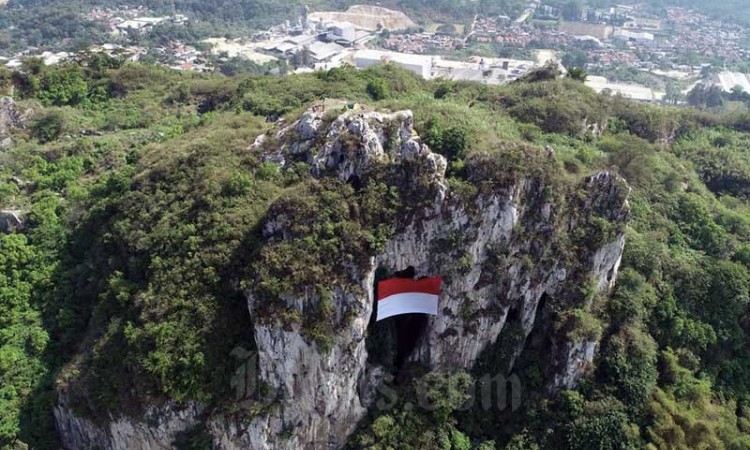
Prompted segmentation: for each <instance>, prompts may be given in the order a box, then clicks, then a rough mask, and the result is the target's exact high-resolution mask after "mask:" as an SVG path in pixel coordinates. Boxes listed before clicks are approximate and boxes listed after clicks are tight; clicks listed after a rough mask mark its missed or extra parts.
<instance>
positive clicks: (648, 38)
mask: <svg viewBox="0 0 750 450" xmlns="http://www.w3.org/2000/svg"><path fill="white" fill-rule="evenodd" d="M612 39H615V40H618V41H627V42H636V43H638V44H644V45H653V44H654V43H655V41H654V34H653V33H649V32H647V31H642V32H636V31H630V30H623V29H618V30H615V32H614V33H613V34H612Z"/></svg>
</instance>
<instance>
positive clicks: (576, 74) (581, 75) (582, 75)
mask: <svg viewBox="0 0 750 450" xmlns="http://www.w3.org/2000/svg"><path fill="white" fill-rule="evenodd" d="M588 76H589V75H588V74H587V73H586V71H585V70H583V69H581V68H580V67H571V68H570V69H568V78H570V79H572V80H576V81H580V82H581V83H585V82H586V78H587V77H588Z"/></svg>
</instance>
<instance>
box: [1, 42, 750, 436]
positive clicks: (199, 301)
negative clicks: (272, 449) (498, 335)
mask: <svg viewBox="0 0 750 450" xmlns="http://www.w3.org/2000/svg"><path fill="white" fill-rule="evenodd" d="M24 69H25V70H24V71H23V73H10V72H3V73H2V74H1V76H0V80H1V81H2V85H1V86H0V89H2V91H3V92H5V93H6V94H12V96H13V97H14V98H15V100H16V107H17V108H18V109H19V110H20V111H22V112H23V114H22V116H23V117H24V118H25V119H24V121H23V123H22V124H17V125H16V126H13V127H10V128H9V130H6V136H5V137H8V138H10V139H11V140H12V143H10V144H9V143H8V142H5V143H4V144H3V150H2V151H1V152H0V161H2V163H0V208H2V209H3V211H10V210H13V211H20V214H21V215H22V217H23V224H22V226H20V227H13V226H6V227H5V230H4V231H5V232H4V233H3V234H0V259H2V264H0V448H4V449H16V448H25V446H26V445H28V446H29V447H30V448H37V449H44V448H57V445H58V443H57V440H56V439H57V437H56V432H55V428H54V421H53V417H52V405H53V404H54V402H55V401H56V394H55V387H56V386H60V385H61V384H64V385H68V386H69V392H73V393H75V399H74V401H75V407H76V410H77V411H79V412H80V414H83V415H88V416H92V417H104V415H105V414H106V413H108V412H112V411H118V412H120V413H126V414H127V413H137V412H138V411H140V410H141V409H142V408H143V407H144V406H146V405H148V404H151V403H159V402H161V401H163V400H164V399H165V398H172V399H176V400H178V401H182V400H197V401H200V402H203V403H205V404H207V405H210V406H211V407H213V408H216V409H217V410H222V411H227V410H230V411H231V409H232V406H231V405H232V392H230V389H229V387H230V383H229V381H228V380H229V377H230V376H231V373H232V370H234V360H233V359H232V358H230V357H228V355H229V353H230V352H231V351H232V349H233V348H234V347H235V346H237V345H243V346H246V347H247V348H251V347H252V333H251V328H250V326H249V324H250V318H249V316H248V313H247V308H246V304H245V300H244V298H243V295H242V286H246V285H247V283H263V284H262V286H263V289H264V290H265V292H268V293H269V295H273V294H274V292H281V291H283V290H284V289H287V288H290V287H292V286H296V285H299V284H304V283H309V282H315V283H319V282H320V280H319V279H318V275H319V274H320V273H322V272H321V268H320V266H321V265H322V264H325V263H326V261H327V259H326V258H329V257H330V255H332V254H336V252H339V251H346V252H351V253H352V254H359V253H362V252H365V253H366V252H368V251H371V249H372V248H374V246H377V243H378V242H382V239H383V238H384V237H385V236H387V234H388V233H389V228H388V223H389V221H390V220H394V211H396V210H397V208H398V203H397V197H393V195H394V194H393V193H389V191H388V188H387V187H385V188H383V189H380V188H379V187H377V186H379V185H376V187H374V188H373V189H368V190H367V191H365V192H355V191H354V190H353V189H352V188H351V186H350V185H348V184H345V183H336V182H333V181H331V182H324V181H319V180H315V179H313V178H311V177H310V175H309V170H308V168H307V167H306V166H305V165H304V164H301V165H300V164H292V165H287V166H285V168H284V169H283V170H281V169H279V167H278V166H276V165H274V164H270V163H264V162H262V161H261V160H260V159H259V158H258V156H257V155H254V154H253V153H252V152H248V150H247V149H248V147H249V145H250V144H251V143H252V142H253V140H254V139H255V137H256V136H258V135H259V134H260V133H262V132H264V131H265V130H267V129H269V127H270V126H271V124H269V123H268V122H267V120H266V118H267V117H269V116H273V117H282V118H285V119H286V120H289V121H291V120H294V119H295V118H296V117H298V116H299V114H300V113H301V112H302V111H303V110H304V109H306V108H307V107H308V106H309V105H310V104H311V102H313V101H314V100H316V99H322V98H342V99H347V100H349V101H356V102H361V103H363V104H367V105H369V106H371V107H373V108H378V109H390V110H399V109H410V110H412V111H413V112H414V117H415V122H416V128H417V131H418V132H419V133H420V135H422V136H423V139H424V140H425V142H426V143H428V144H429V145H430V147H431V148H432V149H433V150H434V151H437V152H439V153H441V154H443V155H445V156H446V157H447V158H448V159H449V162H450V168H449V174H450V179H449V183H450V185H451V187H452V188H453V189H455V190H456V191H457V192H460V193H461V195H463V196H468V197H471V196H475V195H477V187H476V186H474V185H473V184H472V182H471V180H469V179H468V178H467V170H466V167H470V166H471V165H472V164H475V162H474V159H473V158H474V157H475V155H479V154H484V153H491V154H498V155H500V157H501V159H504V160H506V161H508V164H510V165H509V166H506V167H498V168H496V169H495V170H499V171H503V170H510V169H509V167H513V169H512V170H531V169H528V168H526V169H525V167H528V166H529V165H530V164H532V163H533V161H536V160H537V158H536V157H534V156H533V155H535V154H540V153H541V152H543V151H544V150H543V149H544V148H545V147H547V146H551V147H552V148H553V149H554V152H555V161H554V163H553V164H552V165H551V166H550V165H549V164H547V165H544V166H540V167H541V168H540V167H536V168H534V169H533V170H535V171H537V172H534V173H538V174H539V175H538V176H545V177H560V178H561V179H564V178H566V177H580V176H583V175H586V174H590V173H594V172H595V171H598V170H601V169H611V170H614V171H617V172H618V173H620V174H621V175H622V176H623V177H624V178H625V179H627V181H628V183H629V184H630V186H631V187H632V189H633V191H632V194H631V200H630V202H631V207H632V215H633V218H632V221H631V223H630V225H629V227H628V229H627V244H626V248H625V255H624V260H623V266H622V268H621V271H620V275H619V279H618V283H617V286H616V288H615V292H614V294H613V297H612V298H611V299H610V300H608V301H606V302H600V303H598V306H597V307H596V308H594V315H593V316H587V317H586V318H585V319H586V321H587V323H586V329H587V330H588V331H587V332H589V333H592V334H593V335H596V336H597V337H600V338H601V342H602V343H601V351H600V352H599V354H598V357H597V359H596V361H595V362H596V369H595V371H594V372H593V373H592V374H591V376H590V377H589V378H587V379H586V380H585V381H584V382H583V383H582V384H580V385H579V387H578V388H577V389H575V390H568V391H562V392H559V393H557V394H556V395H552V396H548V395H546V394H545V392H546V391H545V389H544V386H543V383H544V381H543V380H542V379H541V377H540V373H541V370H540V368H539V367H538V361H535V360H534V358H533V355H526V356H525V357H524V359H523V360H522V361H519V362H518V364H517V365H516V368H515V370H516V373H517V374H518V375H519V376H520V377H521V379H522V380H523V383H524V386H525V391H524V392H528V393H530V394H531V395H529V396H527V397H525V398H524V403H523V407H522V409H520V410H519V411H516V412H515V413H513V414H507V412H506V413H503V412H497V413H488V412H486V411H480V410H477V411H473V410H470V411H460V406H461V404H462V403H463V401H464V400H465V398H466V392H465V391H463V390H462V389H464V388H465V387H466V386H468V385H470V384H471V380H472V377H474V376H476V374H477V373H480V372H481V371H483V370H484V371H486V370H490V369H493V370H503V357H502V348H503V345H504V343H503V342H498V343H497V344H496V348H494V350H492V351H491V352H490V354H489V355H488V357H487V358H485V359H483V360H482V361H481V363H480V364H479V366H478V367H477V369H476V371H477V372H476V373H473V372H472V373H466V372H456V373H451V374H443V375H436V374H427V375H425V376H424V377H422V378H420V377H415V379H414V382H413V383H412V384H408V385H405V386H402V387H400V389H402V390H403V392H402V394H403V395H402V396H401V397H400V398H401V403H399V405H398V406H397V407H396V409H394V410H391V411H388V412H383V413H381V414H377V413H372V415H371V416H369V417H368V418H367V419H366V420H365V421H364V423H362V424H361V426H360V428H359V430H358V431H357V433H356V434H355V435H354V436H353V437H352V439H351V446H352V448H371V449H387V448H420V449H428V448H435V449H438V448H439V449H462V450H463V449H470V448H478V449H482V450H490V449H493V448H495V449H503V448H505V449H542V448H569V449H620V448H643V447H644V446H646V447H648V448H655V449H656V448H659V449H661V448H664V449H667V448H727V449H742V448H750V409H748V408H750V350H748V346H747V342H748V333H750V329H749V328H748V327H749V326H750V325H749V324H750V322H748V302H749V301H750V209H749V208H748V206H749V205H748V195H749V193H750V156H748V152H747V148H748V145H750V128H749V127H748V124H750V116H748V114H747V113H735V114H730V115H721V116H720V115H717V114H714V113H712V112H710V111H709V110H704V111H698V110H694V109H689V108H667V107H655V106H648V105H644V104H637V103H633V102H631V101H628V100H625V99H623V98H620V97H612V96H606V95H597V94H595V93H594V92H593V91H592V90H590V89H589V88H587V87H585V86H584V85H583V84H582V83H581V82H580V81H576V80H574V79H571V78H566V79H557V78H556V75H557V74H556V73H554V71H553V70H551V69H549V68H547V69H545V70H542V71H539V72H534V73H533V74H532V75H531V76H529V77H527V78H526V79H524V80H521V81H519V82H514V83H511V84H509V85H506V86H501V87H490V86H486V85H480V84H474V83H454V82H446V81H440V80H436V81H425V80H422V79H418V78H416V77H415V76H413V75H411V74H410V73H408V72H404V71H402V70H399V69H397V68H395V67H392V66H389V65H384V66H376V67H373V68H371V69H368V70H365V71H357V70H355V69H353V68H337V69H332V70H330V71H328V72H317V73H312V74H303V75H294V76H289V77H284V78H275V77H249V76H236V77H224V76H221V75H197V74H188V73H178V72H172V71H169V70H167V69H163V68H159V67H155V66H147V65H136V64H123V63H122V62H120V61H117V60H113V59H109V58H106V57H98V56H97V57H93V58H92V59H90V60H88V61H84V63H83V64H81V65H79V64H73V63H71V64H66V65H61V66H57V67H44V66H42V65H39V64H38V63H35V62H34V61H29V62H28V63H27V65H26V67H25V68H24ZM584 123H589V124H591V123H597V124H600V125H601V127H600V128H599V130H598V131H597V130H595V129H592V128H591V127H586V126H583V124H584ZM499 143H500V144H503V145H498V144H499ZM505 144H508V145H505ZM510 144H512V145H510ZM519 149H524V150H523V152H521V153H519ZM498 152H499V153H498ZM540 170H541V171H542V172H539V171H540ZM497 176H500V177H501V176H503V174H498V175H497ZM381 187H382V186H381ZM279 199H281V200H279ZM354 204H357V205H361V206H360V208H361V215H362V218H363V219H358V218H353V217H351V216H350V213H349V211H351V210H352V208H353V206H351V205H354ZM271 205H277V206H274V207H281V206H278V205H282V206H283V207H285V208H292V209H291V211H293V212H294V213H295V214H296V215H297V216H296V217H299V218H304V220H302V219H300V222H299V227H300V228H299V230H300V232H301V233H303V234H305V235H306V236H309V237H310V239H304V240H303V239H300V240H299V241H295V243H294V245H290V246H287V247H284V246H277V247H275V248H274V252H271V253H269V252H263V251H261V250H260V249H261V247H260V246H259V245H260V237H259V234H258V226H259V224H260V223H261V221H262V219H263V217H264V216H265V215H266V214H267V213H268V209H269V207H271ZM341 205H350V206H349V207H342V206H341ZM331 230H333V231H331ZM342 236H347V238H343V237H342ZM368 249H369V250H368ZM331 252H333V253H331ZM301 255H308V256H305V257H304V258H301ZM326 255H328V256H326ZM532 263H533V262H532ZM258 274H261V275H258ZM259 276H260V277H261V278H258V277H259ZM334 278H335V277H332V280H331V282H334V280H333V279H334ZM582 288H583V287H582ZM322 317H324V315H323V316H322ZM321 320H323V319H321ZM305 326H306V327H307V328H306V329H308V330H309V333H310V337H311V338H313V339H316V341H319V342H320V344H321V345H324V344H325V341H326V339H327V338H328V336H330V333H332V332H345V330H339V331H334V330H330V329H328V328H326V326H325V322H324V321H323V322H310V323H306V325H305ZM425 382H429V384H430V386H432V389H433V390H434V392H433V393H432V394H431V395H432V396H433V397H434V398H438V399H440V403H439V407H438V408H437V409H436V410H433V411H429V412H425V411H421V410H413V409H411V408H408V407H405V406H404V405H405V404H406V402H407V401H408V400H409V399H410V398H411V396H413V395H414V391H413V389H416V386H417V385H419V384H420V383H425ZM190 445H191V446H192V448H206V447H205V445H206V441H205V439H204V437H203V436H202V434H201V431H200V430H199V429H198V430H197V431H196V432H195V435H194V436H192V437H191V440H190ZM201 445H203V447H201Z"/></svg>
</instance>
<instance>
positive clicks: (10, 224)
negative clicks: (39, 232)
mask: <svg viewBox="0 0 750 450" xmlns="http://www.w3.org/2000/svg"><path fill="white" fill-rule="evenodd" d="M25 216H26V211H21V210H11V209H8V210H2V211H0V231H1V232H3V233H13V232H16V231H21V230H23V228H24V225H25Z"/></svg>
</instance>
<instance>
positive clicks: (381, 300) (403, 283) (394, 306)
mask: <svg viewBox="0 0 750 450" xmlns="http://www.w3.org/2000/svg"><path fill="white" fill-rule="evenodd" d="M442 282H443V278H442V277H432V278H422V279H421V280H413V279H411V278H390V279H388V280H383V281H380V282H378V317H377V319H376V321H378V320H383V319H386V318H388V317H391V316H397V315H399V314H409V313H419V314H432V315H434V316H436V315H437V313H438V296H439V295H440V285H441V284H442Z"/></svg>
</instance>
